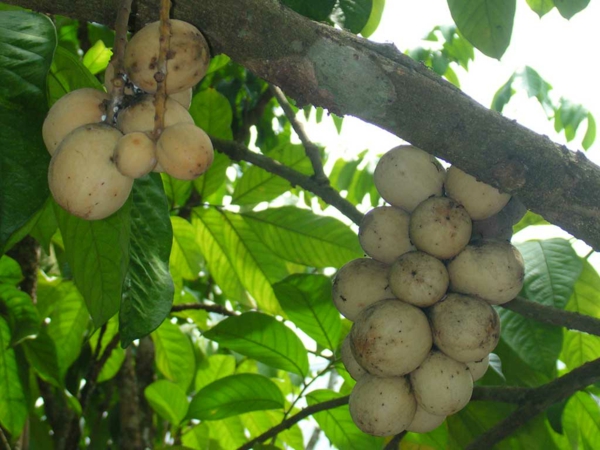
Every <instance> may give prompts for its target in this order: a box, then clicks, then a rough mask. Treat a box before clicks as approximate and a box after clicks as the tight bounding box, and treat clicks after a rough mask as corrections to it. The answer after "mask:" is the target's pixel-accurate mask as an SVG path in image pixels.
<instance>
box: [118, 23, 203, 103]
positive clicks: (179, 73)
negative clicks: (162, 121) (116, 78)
mask: <svg viewBox="0 0 600 450" xmlns="http://www.w3.org/2000/svg"><path fill="white" fill-rule="evenodd" d="M159 27H160V22H153V23H151V24H148V25H146V26H145V27H144V28H142V29H141V30H140V31H138V32H137V33H136V34H135V35H134V36H133V37H132V38H131V40H130V41H129V43H128V44H127V48H126V49H125V61H124V63H125V70H126V71H127V74H128V75H129V78H130V79H131V81H133V83H134V84H135V85H136V86H137V87H139V88H140V89H142V90H144V91H146V92H150V93H154V92H156V80H155V79H154V74H156V72H157V71H158V67H157V62H158V51H159V36H160V30H159ZM209 63H210V52H209V48H208V43H207V42H206V39H204V36H202V33H200V31H199V30H198V29H197V28H196V27H195V26H193V25H192V24H190V23H187V22H184V21H181V20H174V19H172V20H171V39H170V42H169V53H168V59H167V79H166V88H167V93H168V94H174V93H176V92H181V91H185V90H186V89H189V88H191V87H192V86H194V85H195V84H196V83H198V82H199V81H200V80H201V79H202V78H203V77H204V75H205V74H206V70H207V69H208V65H209Z"/></svg>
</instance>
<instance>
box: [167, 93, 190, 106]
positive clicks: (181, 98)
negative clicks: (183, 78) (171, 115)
mask: <svg viewBox="0 0 600 450" xmlns="http://www.w3.org/2000/svg"><path fill="white" fill-rule="evenodd" d="M192 94H193V92H192V88H189V89H187V90H185V91H181V92H177V93H175V94H170V95H169V97H170V98H172V99H173V100H175V101H176V102H177V103H179V104H180V105H181V106H183V107H184V108H185V109H190V105H191V104H192Z"/></svg>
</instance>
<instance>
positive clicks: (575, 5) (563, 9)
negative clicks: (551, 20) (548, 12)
mask: <svg viewBox="0 0 600 450" xmlns="http://www.w3.org/2000/svg"><path fill="white" fill-rule="evenodd" d="M589 3H590V0H554V4H555V5H556V9H558V12H560V15H561V16H563V17H564V18H565V19H570V18H571V17H573V16H574V15H575V14H577V13H578V12H580V11H583V10H584V9H585V8H586V7H587V5H588V4H589Z"/></svg>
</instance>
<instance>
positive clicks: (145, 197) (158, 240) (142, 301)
mask: <svg viewBox="0 0 600 450" xmlns="http://www.w3.org/2000/svg"><path fill="white" fill-rule="evenodd" d="M132 198H133V202H132V203H133V206H132V208H131V254H130V264H129V272H128V273H127V289H126V290H125V292H124V295H123V300H122V302H121V312H120V313H119V331H120V333H121V342H122V343H123V346H127V345H129V344H130V343H131V342H132V341H133V340H134V339H139V338H141V337H143V336H146V335H147V334H149V333H151V332H152V330H154V329H156V328H157V327H158V326H159V325H160V324H161V323H162V322H163V320H164V318H165V317H167V315H168V314H169V311H171V305H172V303H173V293H174V287H173V280H172V279H171V275H170V274H169V254H170V253H171V245H172V240H173V230H172V228H171V221H170V219H169V213H168V206H167V199H166V197H165V193H164V191H163V187H162V182H161V179H160V177H159V176H158V175H157V174H153V175H151V176H149V177H143V178H139V179H137V180H136V181H135V184H134V185H133V192H132Z"/></svg>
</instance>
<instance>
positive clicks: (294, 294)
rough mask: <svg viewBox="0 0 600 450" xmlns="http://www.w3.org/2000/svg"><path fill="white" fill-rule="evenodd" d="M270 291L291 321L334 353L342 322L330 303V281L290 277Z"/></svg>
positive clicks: (300, 276)
mask: <svg viewBox="0 0 600 450" xmlns="http://www.w3.org/2000/svg"><path fill="white" fill-rule="evenodd" d="M273 288H274V289H275V294H276V295H277V298H278V299H279V302H280V303H281V307H282V308H283V310H284V311H285V313H286V314H287V315H288V317H289V318H290V320H292V321H293V322H294V324H295V325H296V326H297V327H298V328H300V329H301V330H302V331H304V332H305V333H306V334H307V335H308V336H310V337H311V338H313V339H314V340H315V341H316V342H317V344H319V345H320V346H322V347H325V348H328V349H330V350H331V351H335V349H336V348H337V344H338V341H339V339H340V332H341V330H342V322H341V320H340V313H339V312H338V310H337V309H336V308H335V306H334V305H333V302H332V301H331V281H330V280H329V278H327V277H326V276H324V275H308V274H297V275H290V276H289V277H287V278H286V279H285V280H283V281H281V282H279V283H277V284H275V285H274V286H273Z"/></svg>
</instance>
